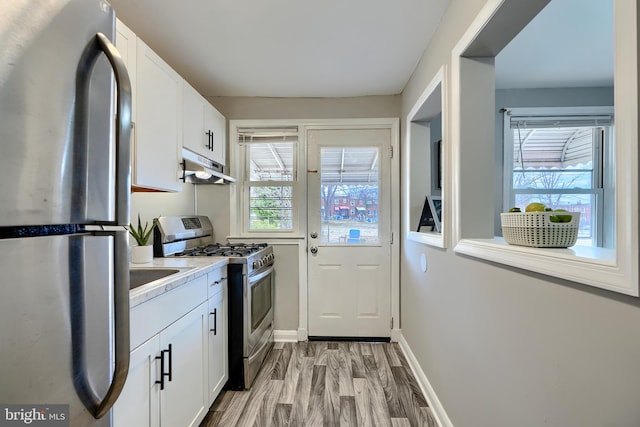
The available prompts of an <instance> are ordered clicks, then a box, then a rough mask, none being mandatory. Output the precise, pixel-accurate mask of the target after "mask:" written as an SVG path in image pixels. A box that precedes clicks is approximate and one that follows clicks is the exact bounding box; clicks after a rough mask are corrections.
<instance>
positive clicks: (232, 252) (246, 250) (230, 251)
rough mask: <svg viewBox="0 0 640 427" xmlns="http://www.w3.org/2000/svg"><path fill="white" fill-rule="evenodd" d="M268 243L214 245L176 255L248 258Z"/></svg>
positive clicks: (199, 247)
mask: <svg viewBox="0 0 640 427" xmlns="http://www.w3.org/2000/svg"><path fill="white" fill-rule="evenodd" d="M266 247H267V244H266V243H231V244H221V243H212V244H209V245H205V246H198V247H197V248H193V249H187V250H185V251H182V252H179V253H177V254H175V256H177V257H182V256H228V257H246V256H248V255H251V254H252V253H254V252H257V251H259V250H260V249H263V248H266Z"/></svg>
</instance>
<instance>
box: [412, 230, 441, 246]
mask: <svg viewBox="0 0 640 427" xmlns="http://www.w3.org/2000/svg"><path fill="white" fill-rule="evenodd" d="M407 240H410V241H412V242H416V243H421V244H423V245H429V246H435V247H437V248H446V246H445V244H444V238H443V237H442V233H436V232H426V233H425V232H418V231H410V232H409V233H407Z"/></svg>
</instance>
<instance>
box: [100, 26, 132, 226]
mask: <svg viewBox="0 0 640 427" xmlns="http://www.w3.org/2000/svg"><path fill="white" fill-rule="evenodd" d="M96 39H97V41H98V46H99V47H100V49H101V50H102V52H103V53H104V54H105V56H106V57H107V59H108V60H109V63H110V64H111V68H112V69H113V73H114V75H115V79H116V91H117V92H116V93H117V101H118V103H117V106H116V118H117V120H118V124H117V126H116V225H128V224H129V197H130V196H129V194H130V193H129V192H130V190H131V174H130V168H131V81H130V80H129V73H127V67H126V66H125V64H124V61H123V59H122V56H120V53H119V52H118V50H117V49H116V47H115V46H114V45H113V43H111V41H110V40H109V38H107V36H105V35H104V34H102V33H98V34H96Z"/></svg>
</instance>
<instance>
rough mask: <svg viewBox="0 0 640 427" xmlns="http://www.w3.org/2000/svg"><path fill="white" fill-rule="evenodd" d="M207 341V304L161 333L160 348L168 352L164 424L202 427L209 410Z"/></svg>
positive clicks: (162, 409)
mask: <svg viewBox="0 0 640 427" xmlns="http://www.w3.org/2000/svg"><path fill="white" fill-rule="evenodd" d="M206 342H207V303H203V304H201V305H200V306H198V308H196V309H195V310H193V311H192V312H190V313H189V314H187V315H186V316H184V317H183V318H181V319H180V320H178V321H177V322H176V323H174V324H173V325H171V326H169V327H168V328H167V329H165V330H164V331H162V333H161V334H160V348H161V351H164V352H165V354H164V357H165V373H164V390H163V391H161V392H160V424H161V425H162V426H176V427H179V426H185V427H186V426H198V425H199V424H200V421H201V420H202V419H203V418H204V416H205V415H206V413H207V411H208V410H209V401H208V399H209V395H208V393H207V375H206V372H207V369H208V366H207V345H206Z"/></svg>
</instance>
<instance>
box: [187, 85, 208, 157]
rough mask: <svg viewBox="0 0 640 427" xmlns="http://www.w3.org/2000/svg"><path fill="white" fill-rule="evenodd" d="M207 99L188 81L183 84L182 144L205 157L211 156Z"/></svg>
mask: <svg viewBox="0 0 640 427" xmlns="http://www.w3.org/2000/svg"><path fill="white" fill-rule="evenodd" d="M204 105H205V100H204V98H203V97H202V95H200V94H199V93H198V92H197V91H196V90H195V89H194V88H192V87H191V85H189V83H187V82H186V81H185V82H184V83H183V86H182V126H183V131H182V146H183V147H186V148H188V149H190V150H191V151H193V152H195V153H198V154H200V155H202V156H205V157H211V154H210V153H209V148H208V136H207V135H206V131H205V130H204Z"/></svg>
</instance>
